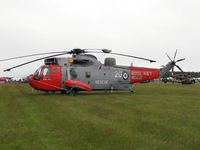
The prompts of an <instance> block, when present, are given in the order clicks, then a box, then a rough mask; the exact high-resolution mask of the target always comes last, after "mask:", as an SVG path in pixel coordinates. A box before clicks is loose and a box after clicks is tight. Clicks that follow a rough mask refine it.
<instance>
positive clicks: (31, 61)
mask: <svg viewBox="0 0 200 150" xmlns="http://www.w3.org/2000/svg"><path fill="white" fill-rule="evenodd" d="M68 53H69V52H65V53H62V54H57V55H50V56H46V57H42V58H38V59H35V60H32V61H28V62H26V63H23V64H20V65H17V66H14V67H11V68H8V69H6V70H4V72H5V71H10V70H12V69H14V68H18V67H21V66H24V65H27V64H30V63H33V62H36V61H39V60H42V59H47V58H51V57H55V56H60V55H65V54H68Z"/></svg>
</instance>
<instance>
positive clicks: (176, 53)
mask: <svg viewBox="0 0 200 150" xmlns="http://www.w3.org/2000/svg"><path fill="white" fill-rule="evenodd" d="M177 51H178V50H177V49H176V52H175V54H174V61H175V58H176V54H177Z"/></svg>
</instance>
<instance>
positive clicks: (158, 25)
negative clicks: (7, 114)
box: [0, 0, 200, 76]
mask: <svg viewBox="0 0 200 150" xmlns="http://www.w3.org/2000/svg"><path fill="white" fill-rule="evenodd" d="M199 8H200V1H199V0H190V1H189V0H6V1H5V0H0V59H5V58H9V57H16V56H21V55H29V54H35V53H42V52H51V51H63V50H66V51H69V50H71V49H73V48H108V49H111V50H112V51H113V52H115V53H123V54H128V55H134V56H139V57H145V58H150V59H153V60H156V61H157V62H156V63H149V62H146V61H142V60H137V59H131V58H126V57H119V56H114V57H115V58H116V59H117V64H119V65H130V64H131V62H132V63H133V65H135V66H144V67H151V68H152V67H153V68H160V67H161V65H165V64H167V63H168V62H169V59H168V58H167V56H166V54H165V53H168V54H169V56H170V57H172V58H173V55H174V52H175V50H176V49H178V54H177V58H176V59H180V58H186V60H185V61H182V62H179V63H178V65H179V66H180V67H181V68H182V69H183V70H184V71H200V60H199V57H200V51H199V50H200V44H199V43H200V41H199V40H200V19H199V18H200V9H199ZM68 57H70V56H68ZM97 57H98V59H99V60H100V61H101V62H102V63H103V61H104V59H105V58H106V57H111V56H110V55H105V54H99V55H97ZM112 57H113V56H112ZM36 58H38V57H32V58H26V59H19V60H12V61H6V62H0V76H26V75H29V74H31V73H33V72H34V71H35V70H36V69H37V68H39V67H40V66H41V65H43V64H44V62H43V61H39V62H36V63H32V64H29V65H26V66H23V67H20V68H17V69H14V70H12V71H10V72H3V70H4V69H7V68H9V67H12V66H15V65H17V64H20V63H24V62H26V61H30V60H32V59H36Z"/></svg>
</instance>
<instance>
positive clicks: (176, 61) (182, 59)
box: [176, 58, 185, 62]
mask: <svg viewBox="0 0 200 150" xmlns="http://www.w3.org/2000/svg"><path fill="white" fill-rule="evenodd" d="M183 60H185V58H183V59H179V60H177V61H176V62H180V61H183Z"/></svg>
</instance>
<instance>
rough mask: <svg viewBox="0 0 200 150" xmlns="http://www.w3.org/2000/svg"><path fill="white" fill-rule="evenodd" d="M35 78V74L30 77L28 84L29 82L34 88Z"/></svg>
mask: <svg viewBox="0 0 200 150" xmlns="http://www.w3.org/2000/svg"><path fill="white" fill-rule="evenodd" d="M33 76H34V75H33V74H32V75H30V77H29V78H28V82H29V84H30V86H31V87H33V88H34V83H33Z"/></svg>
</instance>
